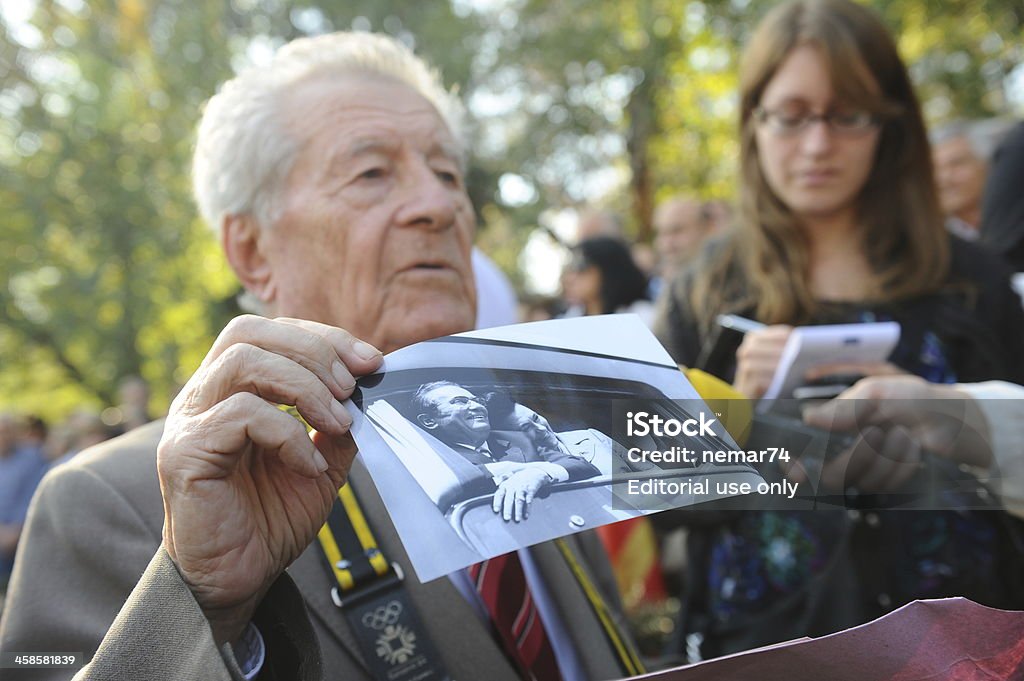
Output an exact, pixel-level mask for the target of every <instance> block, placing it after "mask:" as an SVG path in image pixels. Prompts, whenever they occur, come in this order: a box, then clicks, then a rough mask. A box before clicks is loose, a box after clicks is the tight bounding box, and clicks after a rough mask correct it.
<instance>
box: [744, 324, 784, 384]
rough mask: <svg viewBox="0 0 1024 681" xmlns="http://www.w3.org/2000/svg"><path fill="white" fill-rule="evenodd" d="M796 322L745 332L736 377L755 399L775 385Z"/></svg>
mask: <svg viewBox="0 0 1024 681" xmlns="http://www.w3.org/2000/svg"><path fill="white" fill-rule="evenodd" d="M792 331H793V327H792V326H786V325H784V324H776V325H774V326H766V327H764V328H763V329H757V330H756V331H751V332H750V333H748V334H746V335H745V336H743V342H742V343H740V347H739V348H737V349H736V378H735V379H734V380H733V386H734V387H735V388H736V389H737V390H739V391H740V392H741V393H743V394H744V395H746V396H747V397H749V398H750V399H752V400H756V399H759V398H760V397H761V396H762V395H764V393H765V391H766V390H768V386H769V385H771V382H772V376H774V375H775V369H776V367H778V366H779V359H781V358H782V351H783V349H785V347H786V341H788V340H789V334H790V333H791V332H792Z"/></svg>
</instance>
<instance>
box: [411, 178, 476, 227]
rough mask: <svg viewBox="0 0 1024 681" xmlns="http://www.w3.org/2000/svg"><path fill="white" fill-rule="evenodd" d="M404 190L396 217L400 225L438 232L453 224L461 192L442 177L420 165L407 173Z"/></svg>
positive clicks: (461, 190)
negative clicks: (405, 194)
mask: <svg viewBox="0 0 1024 681" xmlns="http://www.w3.org/2000/svg"><path fill="white" fill-rule="evenodd" d="M404 189H405V191H406V193H407V197H406V201H405V203H404V205H403V207H402V210H401V212H400V214H399V220H400V222H401V224H403V225H409V226H418V227H427V228H429V229H435V230H441V229H447V228H448V227H450V226H451V225H453V224H454V223H455V214H456V212H457V211H458V203H459V201H460V199H461V198H462V197H461V194H460V193H461V192H464V190H463V189H461V188H459V187H455V186H453V185H452V184H450V183H449V180H447V178H446V177H445V176H444V175H443V174H439V173H437V172H435V171H434V170H433V169H432V168H430V167H429V166H426V165H423V166H422V167H419V168H417V169H416V170H415V172H413V173H411V174H410V176H409V178H408V180H407V182H406V186H405V188H404Z"/></svg>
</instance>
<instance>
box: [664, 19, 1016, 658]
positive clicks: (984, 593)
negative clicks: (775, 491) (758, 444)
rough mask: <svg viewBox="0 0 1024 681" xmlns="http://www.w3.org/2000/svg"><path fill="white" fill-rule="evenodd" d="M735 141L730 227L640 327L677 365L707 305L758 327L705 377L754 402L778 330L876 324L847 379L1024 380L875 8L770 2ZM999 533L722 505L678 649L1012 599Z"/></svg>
mask: <svg viewBox="0 0 1024 681" xmlns="http://www.w3.org/2000/svg"><path fill="white" fill-rule="evenodd" d="M740 135H741V157H740V167H741V182H740V198H741V202H740V215H739V216H738V218H739V219H738V220H737V225H736V231H735V232H734V233H733V235H730V236H728V237H726V238H725V239H723V240H719V241H718V242H716V243H714V244H711V245H710V246H709V247H708V248H707V249H706V250H705V252H704V254H703V256H702V257H700V258H699V259H698V261H697V262H696V263H695V265H694V266H693V267H692V268H691V269H690V270H688V271H686V272H684V273H682V274H681V276H680V277H679V278H677V280H676V281H675V282H674V283H673V285H672V287H671V289H670V291H669V295H668V296H667V297H666V298H663V299H662V307H661V308H660V310H659V313H660V314H659V320H658V323H657V325H656V326H657V332H658V334H659V337H660V338H661V340H662V342H663V343H665V345H666V347H667V348H668V350H669V352H670V353H671V354H672V355H673V357H674V358H675V359H676V360H677V361H679V362H681V363H683V364H689V365H691V366H692V365H694V363H695V362H696V361H697V358H698V357H700V356H701V355H702V349H704V347H705V346H706V345H708V344H709V343H710V342H711V341H712V340H713V339H714V336H715V332H716V328H715V320H716V317H717V316H718V315H719V314H721V313H736V314H740V315H743V316H747V317H751V318H753V319H755V320H757V321H760V322H763V323H765V324H766V325H767V326H766V327H765V328H763V329H761V330H758V331H754V332H752V333H748V334H746V336H745V337H744V339H743V341H742V343H741V344H739V345H738V350H737V351H736V353H735V355H733V354H732V353H731V352H725V353H722V354H719V353H716V355H717V356H719V357H724V360H721V361H719V362H718V363H717V364H716V365H715V366H707V367H704V368H706V369H707V370H709V371H711V372H712V373H715V374H717V375H719V376H720V377H723V378H725V379H727V380H731V381H733V383H734V385H735V387H736V388H737V389H738V390H740V391H741V392H743V393H744V394H746V395H747V396H748V397H751V398H755V399H756V398H759V397H760V396H761V395H763V394H764V392H765V390H766V388H767V386H768V384H769V382H770V381H771V378H772V376H773V374H774V372H775V369H776V367H777V366H778V364H779V360H780V356H781V353H782V350H783V348H784V346H785V344H786V341H787V338H788V336H789V333H790V331H791V330H792V328H793V325H797V324H822V323H854V322H868V321H876V320H877V321H884V320H893V321H897V322H899V323H900V325H901V329H902V331H901V336H900V340H899V343H898V345H897V347H896V349H895V350H894V351H893V353H892V355H891V356H890V357H889V360H888V362H887V363H883V364H876V365H869V366H857V367H852V368H851V367H844V373H847V372H848V373H854V372H856V373H858V374H862V375H868V374H881V373H895V372H908V373H913V374H917V375H919V376H922V377H924V378H926V379H928V380H930V381H933V382H940V383H951V382H954V381H982V380H987V379H1006V380H1011V381H1014V382H1017V383H1020V382H1022V381H1024V355H1022V353H1021V352H1020V339H1021V338H1022V337H1024V313H1022V310H1021V306H1020V303H1019V300H1017V298H1016V296H1015V295H1014V294H1013V292H1012V291H1011V289H1010V287H1009V280H1008V276H1007V274H1008V273H1007V272H1006V271H1005V269H1004V268H1003V267H1001V264H1000V263H999V262H998V261H997V260H996V259H995V258H994V257H992V256H990V255H988V254H987V253H985V252H983V251H981V250H980V249H978V248H976V247H973V246H971V245H970V244H967V243H965V242H961V241H959V240H956V239H951V237H950V236H949V235H947V233H946V232H945V230H944V228H943V218H942V213H941V210H940V207H939V202H938V198H937V195H936V189H935V185H934V180H933V173H932V165H931V154H930V151H929V146H928V138H927V135H926V132H925V127H924V124H923V121H922V117H921V112H920V108H919V105H918V102H917V99H916V97H915V95H914V91H913V88H912V86H911V83H910V80H909V78H908V75H907V71H906V69H905V67H904V66H903V63H902V61H901V60H900V57H899V55H898V53H897V50H896V46H895V43H894V41H893V39H892V37H891V36H890V35H889V33H888V31H887V30H886V29H885V27H884V25H883V24H882V22H881V21H880V20H879V18H878V17H877V16H876V15H875V13H874V12H873V11H871V10H869V9H867V8H865V7H863V6H861V5H859V4H856V3H855V2H851V1H850V0H793V1H790V2H786V3H784V4H782V5H780V6H777V7H775V8H774V9H773V10H772V11H771V12H770V13H769V14H768V15H767V16H766V17H765V19H764V20H763V21H762V22H761V24H760V25H759V26H758V28H757V29H756V31H755V32H754V34H753V36H752V39H751V41H750V43H749V44H748V46H747V49H746V52H745V55H744V58H743V62H742V66H741V74H740ZM733 347H734V348H735V347H736V346H733ZM818 370H819V371H820V373H822V374H825V373H832V372H835V371H836V367H819V369H818ZM808 378H812V376H808ZM915 446H916V445H915V444H914V443H913V442H909V443H908V445H907V450H908V452H910V451H911V450H913V448H914V447H915ZM913 451H914V452H918V450H913ZM918 455H919V453H918ZM876 463H877V464H878V465H877V466H874V467H872V469H871V470H873V471H874V472H873V473H872V474H871V475H870V476H869V475H864V476H863V477H861V478H859V479H854V478H855V477H856V473H855V468H856V467H855V466H852V465H851V466H850V467H848V468H847V470H846V475H847V478H846V481H845V484H846V485H848V486H849V485H854V484H856V485H858V486H859V487H860V488H861V490H862V492H863V491H865V490H867V491H893V490H895V489H900V485H901V484H902V483H903V482H905V481H906V479H907V477H908V475H910V474H912V473H913V472H914V471H916V467H915V466H904V467H902V468H900V467H899V466H896V465H895V462H892V461H878V462H876ZM883 464H884V465H883ZM886 466H887V467H886ZM861 470H862V471H863V470H866V469H861ZM908 470H909V471H911V473H909V474H908V473H907V472H906V471H908ZM678 517H679V516H677V518H678ZM684 522H685V518H684ZM1002 522H1003V518H1002V515H1001V514H997V513H985V512H976V511H963V512H959V511H958V512H952V511H944V512H918V513H914V512H906V511H902V512H892V511H877V512H876V511H874V510H872V511H870V512H868V511H865V512H863V513H860V514H857V515H854V514H850V515H848V514H847V513H846V512H845V511H835V512H824V511H818V512H813V513H800V512H794V511H784V512H783V511H760V512H751V511H744V512H737V513H733V514H731V515H728V516H726V518H725V520H724V521H723V522H720V523H718V524H715V525H712V526H708V527H705V528H702V529H700V530H694V531H693V532H692V533H691V540H690V543H689V546H690V564H689V570H690V580H689V585H690V586H689V590H688V597H687V601H686V607H685V609H684V612H685V616H684V618H683V629H684V630H683V633H684V634H686V635H689V636H691V637H693V638H690V639H689V640H688V643H689V644H690V645H689V646H688V647H689V648H691V649H692V648H695V647H699V648H700V652H701V655H702V656H703V657H712V656H716V655H721V654H726V653H730V652H734V651H737V650H742V649H746V648H751V647H755V646H759V645H764V644H769V643H773V642H777V641H781V640H786V639H789V638H795V637H798V636H803V635H812V636H814V635H821V634H825V633H830V632H833V631H836V630H839V629H842V628H846V627H850V626H853V625H856V624H859V623H862V622H865V621H867V620H869V619H872V618H873V617H877V616H879V615H881V614H883V613H885V612H887V611H889V610H891V609H893V608H896V607H899V606H900V605H903V604H904V603H906V602H908V601H910V600H913V599H915V598H929V597H941V596H951V595H965V596H968V597H972V598H974V599H975V600H979V601H981V602H984V603H987V604H990V605H997V606H999V605H1003V606H1011V607H1012V606H1013V605H1016V604H1017V603H1018V601H1017V600H1015V599H1017V598H1018V597H1019V594H1017V593H1013V591H1012V588H1011V587H1010V583H1011V579H1009V578H1007V577H1006V573H1005V572H1004V570H1005V569H1007V568H1008V567H1009V566H1010V565H1011V564H1012V562H1011V561H1012V560H1013V558H1014V556H1009V557H1008V556H1007V554H1006V553H1005V551H1007V550H1010V551H1012V550H1013V549H1012V547H1010V548H1009V549H1007V546H1006V543H1005V542H1004V540H1003V537H1002V535H1001V534H1000V532H1001V528H1002V524H1001V523H1002ZM1017 558H1018V560H1017V561H1016V563H1017V565H1019V564H1020V563H1019V557H1017Z"/></svg>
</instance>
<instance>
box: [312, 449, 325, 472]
mask: <svg viewBox="0 0 1024 681" xmlns="http://www.w3.org/2000/svg"><path fill="white" fill-rule="evenodd" d="M313 465H314V466H316V469H317V470H318V471H319V472H321V473H323V472H324V471H326V470H327V459H325V458H324V455H323V454H321V453H320V452H318V451H317V450H315V449H314V450H313Z"/></svg>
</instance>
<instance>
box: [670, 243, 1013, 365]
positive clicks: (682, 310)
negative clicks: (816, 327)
mask: <svg viewBox="0 0 1024 681" xmlns="http://www.w3.org/2000/svg"><path fill="white" fill-rule="evenodd" d="M951 240H952V258H951V263H950V272H949V276H948V278H947V281H946V283H945V284H944V286H943V287H942V288H941V290H939V291H937V292H935V293H933V294H929V295H924V296H918V297H915V298H911V299H906V300H901V301H892V302H880V303H847V302H844V303H822V304H821V306H820V308H819V310H818V311H817V313H816V314H815V316H814V319H812V320H811V322H810V323H811V324H842V323H853V322H868V321H896V322H899V324H900V326H901V333H900V340H899V343H898V344H897V346H896V348H895V349H894V350H893V352H892V355H891V356H890V357H889V361H891V362H892V363H893V364H895V365H897V366H899V367H901V368H903V369H906V370H907V371H909V372H911V373H914V374H917V375H919V376H922V377H924V378H926V379H928V380H930V381H932V382H936V383H951V382H957V381H958V382H976V381H986V380H996V379H998V380H1007V381H1012V382H1014V383H1018V384H1024V307H1022V305H1021V299H1020V297H1019V296H1018V295H1017V294H1016V293H1015V292H1014V291H1013V289H1012V288H1011V287H1010V280H1009V277H1010V271H1009V270H1008V269H1007V267H1006V265H1005V264H1004V263H1003V262H1002V261H1001V260H1000V259H999V258H998V257H997V256H995V255H993V254H992V253H990V252H989V251H987V250H986V249H984V248H983V247H980V246H977V245H975V244H971V243H968V242H966V241H963V240H961V239H959V238H956V237H951ZM720 247H721V244H718V245H717V247H716V245H712V246H711V248H710V249H708V250H706V251H705V252H704V253H705V255H706V256H707V257H717V253H716V252H720ZM736 276H740V275H739V274H738V270H737V275H736ZM692 281H693V271H688V272H683V273H682V274H681V275H680V276H679V278H677V279H676V281H675V282H673V284H672V286H671V287H670V288H669V289H668V290H667V291H666V292H665V294H664V296H663V298H662V300H661V301H660V303H659V314H658V320H657V322H656V324H655V333H656V334H657V336H658V339H659V340H660V341H661V342H662V344H664V346H665V347H666V348H667V349H668V352H669V354H670V355H672V358H673V359H674V360H675V361H676V362H678V363H680V364H685V365H687V366H691V367H698V368H702V369H704V370H706V371H708V372H709V373H712V374H714V375H716V376H719V377H720V378H723V379H725V380H729V381H731V380H732V379H733V375H734V373H735V370H736V361H735V349H736V347H738V345H739V342H740V340H741V338H740V337H738V336H737V337H736V338H735V340H733V341H732V347H730V348H727V349H726V351H725V352H719V351H717V350H716V352H714V353H709V352H708V350H709V349H710V346H711V345H712V344H713V343H714V341H715V336H716V335H717V331H718V330H717V328H702V327H701V325H700V324H699V323H698V321H697V320H696V318H695V317H694V314H693V312H692V310H691V308H690V303H689V289H690V286H691V285H692ZM734 283H736V285H737V288H739V289H742V287H743V286H744V285H745V282H734ZM722 312H734V313H736V314H740V315H743V316H751V315H752V314H753V310H751V309H738V310H734V309H727V310H722ZM720 349H721V348H719V349H718V350H720ZM709 354H711V355H712V363H711V364H709V365H705V366H700V362H701V360H702V359H703V360H706V358H707V357H708V355H709Z"/></svg>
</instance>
